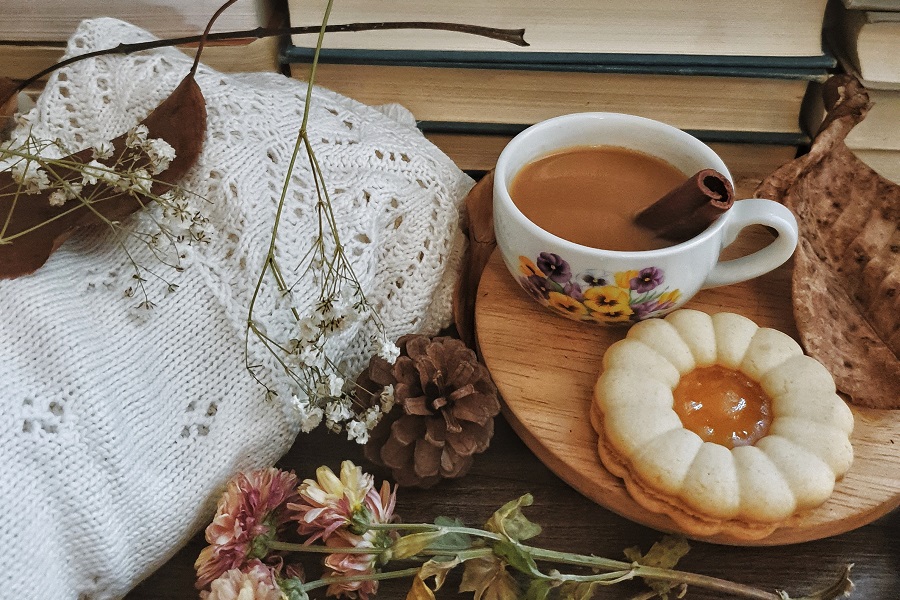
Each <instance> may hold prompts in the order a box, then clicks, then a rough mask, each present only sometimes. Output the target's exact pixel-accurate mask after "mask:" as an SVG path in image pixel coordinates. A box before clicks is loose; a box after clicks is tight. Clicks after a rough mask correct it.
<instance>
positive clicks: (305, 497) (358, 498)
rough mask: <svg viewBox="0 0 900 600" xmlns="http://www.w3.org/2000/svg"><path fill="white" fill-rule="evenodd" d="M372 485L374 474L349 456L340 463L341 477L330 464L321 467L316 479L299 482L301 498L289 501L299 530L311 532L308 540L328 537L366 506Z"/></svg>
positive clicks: (306, 532)
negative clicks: (348, 458) (369, 472)
mask: <svg viewBox="0 0 900 600" xmlns="http://www.w3.org/2000/svg"><path fill="white" fill-rule="evenodd" d="M373 485H374V479H373V478H372V476H371V475H369V474H367V473H364V472H363V470H362V468H361V467H358V466H356V465H354V464H353V463H352V462H351V461H349V460H345V461H344V462H342V463H341V476H340V478H338V477H337V476H336V475H335V474H334V472H333V471H332V470H331V469H329V468H328V467H319V468H318V469H316V479H315V480H312V479H306V480H304V481H303V483H302V484H301V485H300V489H299V490H298V492H299V495H300V500H299V501H298V502H297V503H292V504H288V509H289V510H290V511H292V513H293V514H292V515H291V519H293V520H295V521H297V531H298V532H299V533H300V534H301V535H309V536H310V538H309V539H308V540H307V541H306V543H308V544H309V543H312V542H314V541H316V540H318V539H320V538H322V539H325V540H327V539H328V538H329V537H330V536H331V534H332V533H334V532H335V531H336V530H337V529H338V528H340V527H341V526H343V525H346V524H347V523H349V522H350V521H351V520H352V519H353V516H354V515H355V514H358V513H360V512H361V511H362V510H363V508H364V504H363V503H364V501H365V499H366V497H367V496H368V494H369V492H370V491H371V490H372V488H373Z"/></svg>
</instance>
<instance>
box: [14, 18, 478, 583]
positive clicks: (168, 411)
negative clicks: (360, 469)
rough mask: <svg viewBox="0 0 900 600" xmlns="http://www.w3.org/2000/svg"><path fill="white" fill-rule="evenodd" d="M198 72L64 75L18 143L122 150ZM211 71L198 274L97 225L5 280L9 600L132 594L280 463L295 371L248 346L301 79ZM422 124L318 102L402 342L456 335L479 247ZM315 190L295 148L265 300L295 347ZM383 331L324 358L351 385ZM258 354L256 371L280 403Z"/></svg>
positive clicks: (199, 175)
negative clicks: (461, 274)
mask: <svg viewBox="0 0 900 600" xmlns="http://www.w3.org/2000/svg"><path fill="white" fill-rule="evenodd" d="M146 39H153V36H151V35H150V34H149V33H148V32H146V31H143V30H141V29H138V28H136V27H134V26H132V25H130V24H128V23H125V22H122V21H118V20H114V19H97V20H90V21H85V22H83V23H82V24H81V25H80V27H79V28H78V29H77V30H76V31H75V33H74V34H73V36H72V38H71V39H70V41H69V44H68V49H67V54H68V55H75V54H82V53H85V52H89V51H93V50H98V49H103V48H108V47H113V46H115V45H117V44H119V43H120V42H135V41H141V40H146ZM190 64H191V61H190V59H188V58H187V57H186V56H185V55H184V54H182V53H181V52H180V51H178V50H176V49H172V48H165V49H159V50H153V51H146V52H141V53H137V54H134V55H128V56H124V55H109V56H102V57H99V58H94V59H89V60H85V61H82V62H78V63H75V64H73V65H71V66H69V67H67V68H64V69H62V70H60V71H58V72H56V73H55V74H54V75H53V76H52V77H51V78H50V80H49V82H48V84H47V86H46V89H45V90H44V91H43V92H42V94H41V96H40V98H39V99H38V101H37V105H36V106H35V107H34V108H33V109H32V110H31V112H30V113H29V114H28V115H26V117H27V121H28V123H27V124H25V125H23V126H22V127H20V129H19V130H18V131H17V135H19V136H21V135H24V133H25V131H26V130H28V129H30V130H31V132H32V133H33V134H34V135H35V136H37V137H39V138H45V139H54V138H60V139H61V140H62V141H63V142H64V143H66V144H67V146H68V147H71V148H74V149H80V148H84V147H88V146H91V145H95V144H97V143H99V142H101V141H104V140H110V139H112V138H115V137H116V136H119V135H121V134H122V133H124V132H126V131H127V130H129V129H130V128H132V127H134V126H135V125H136V124H137V123H138V122H139V121H140V120H141V119H143V118H144V117H145V116H146V115H147V114H148V113H149V112H150V111H151V110H152V109H153V108H154V107H155V106H157V105H158V104H159V103H160V102H161V101H162V100H163V99H164V98H165V97H166V96H167V95H168V94H169V93H170V92H171V91H172V90H173V89H174V88H175V87H176V86H177V84H178V83H179V82H180V80H181V79H182V78H183V77H184V76H185V75H186V74H187V72H188V70H189V67H190ZM196 79H197V82H198V84H199V86H200V88H201V90H202V91H203V94H204V96H205V98H206V102H207V111H208V130H207V134H206V139H205V142H204V148H203V152H202V155H201V156H200V159H199V161H198V162H197V164H196V166H195V167H194V168H193V169H192V170H191V171H190V173H188V175H187V176H186V178H185V180H184V181H183V182H182V185H183V186H184V187H185V188H186V189H188V190H189V191H191V192H193V193H195V194H197V195H198V197H199V198H194V199H192V200H190V202H193V205H192V210H197V211H199V212H202V214H203V215H204V216H205V217H206V218H207V219H208V223H206V225H205V231H206V234H207V237H208V240H209V241H208V243H200V244H194V245H185V246H184V247H183V248H182V250H180V253H181V256H180V257H179V258H178V260H179V261H180V262H181V264H182V266H183V267H184V269H183V270H181V271H177V270H174V269H170V268H168V267H165V266H164V265H163V264H162V263H160V261H159V259H158V258H156V257H155V256H154V255H153V253H152V252H151V250H150V249H149V247H148V246H147V244H146V243H144V242H141V241H140V240H136V239H134V238H132V237H129V236H116V235H114V234H112V233H111V231H110V229H109V228H108V227H106V226H98V227H96V228H94V229H91V230H85V231H81V232H79V233H77V234H76V235H75V236H74V237H72V238H71V239H69V240H68V241H67V242H66V243H65V244H64V245H63V246H62V247H61V248H60V249H59V250H58V251H57V252H56V253H55V254H54V255H53V256H52V257H51V258H50V260H49V261H48V262H47V264H46V265H45V266H44V267H42V268H41V269H40V270H39V271H38V272H36V273H35V274H33V275H30V276H26V277H22V278H18V279H14V280H7V281H0V315H3V319H2V321H0V404H2V410H0V484H2V485H0V548H2V549H3V556H5V557H7V559H8V560H7V561H6V563H7V564H6V567H7V568H6V572H7V575H6V579H7V581H6V583H5V584H4V585H3V587H2V592H0V596H3V597H7V598H52V599H54V600H67V599H72V600H76V599H77V600H100V599H107V598H120V597H122V596H123V595H125V594H126V593H127V592H128V590H129V589H131V588H132V587H133V586H134V585H135V584H136V583H137V582H139V581H140V580H141V579H143V578H144V577H146V576H147V575H148V574H150V573H151V572H152V571H153V570H154V569H155V568H157V567H159V566H160V565H162V564H163V563H164V562H165V561H166V560H167V559H169V558H170V557H171V556H172V555H173V554H174V553H175V552H176V551H177V549H178V548H179V547H180V546H182V545H183V544H184V543H185V542H186V541H187V540H188V539H190V537H191V536H192V535H193V534H195V533H196V532H197V531H198V530H200V528H201V527H203V526H204V525H205V524H206V523H207V522H208V520H209V518H210V517H211V514H212V511H213V509H214V507H215V502H216V500H217V497H218V494H219V493H220V492H221V491H222V490H223V489H224V484H225V482H226V481H227V479H228V478H229V477H230V476H232V475H233V474H234V473H235V472H237V471H239V470H246V469H251V468H255V467H258V466H262V465H271V464H272V463H273V462H274V461H276V460H277V459H278V458H279V457H280V456H281V455H282V454H284V452H286V450H287V449H288V448H289V447H290V445H291V444H292V442H293V441H294V438H295V436H296V435H297V432H298V425H297V422H296V421H297V419H296V415H294V413H292V411H291V409H290V405H289V403H287V402H285V401H284V400H285V399H290V397H291V394H292V393H293V391H295V390H294V389H293V388H292V382H291V380H290V379H289V378H288V377H286V376H285V375H284V372H283V371H282V370H281V369H280V368H278V365H277V363H276V362H275V361H274V360H273V358H272V356H271V354H270V353H269V352H268V351H267V350H265V349H264V348H262V346H261V345H260V344H256V343H251V345H250V352H249V355H245V342H244V340H245V330H246V324H247V308H248V306H249V303H250V298H251V295H252V293H253V289H254V287H255V285H256V280H257V277H258V274H259V273H260V270H261V268H262V265H263V262H264V259H265V256H266V253H267V251H268V246H269V237H270V233H271V230H272V224H273V221H274V216H275V209H276V205H277V203H278V199H279V198H280V196H281V194H282V188H283V187H284V185H285V179H286V176H287V170H288V163H289V160H290V157H291V153H292V150H293V147H294V144H295V141H296V137H297V132H298V131H299V128H300V124H301V118H302V114H303V110H304V103H305V96H306V91H307V86H306V84H305V83H304V82H302V81H299V80H293V79H290V78H287V77H284V76H282V75H279V74H274V73H250V74H237V75H223V74H221V73H218V72H215V71H213V70H211V69H209V68H206V67H205V66H202V65H201V67H200V69H199V71H198V73H197V76H196ZM414 125H415V123H414V121H413V119H412V115H410V114H409V113H408V112H407V111H405V110H404V109H402V108H400V107H398V106H392V107H388V108H387V109H383V110H378V109H375V108H372V107H367V106H364V105H362V104H360V103H358V102H355V101H353V100H351V99H348V98H346V97H342V96H340V95H338V94H335V93H333V92H330V91H328V90H324V89H319V88H315V89H314V91H313V93H312V101H311V107H310V118H309V138H310V140H311V142H312V146H313V148H314V150H315V154H316V156H317V157H318V161H319V164H320V165H321V168H322V171H323V174H324V181H325V185H326V188H327V190H328V191H329V193H330V197H331V201H332V203H333V206H334V211H335V215H336V219H337V222H338V225H339V227H338V228H339V233H340V238H341V241H342V242H343V244H344V248H345V252H346V254H347V255H348V256H349V257H350V258H351V260H352V264H353V267H354V270H355V273H356V276H357V277H358V280H359V282H360V284H361V286H362V290H363V291H364V293H365V295H366V297H367V299H368V300H369V302H371V304H372V305H373V306H374V307H375V310H376V311H377V313H378V315H379V317H380V321H381V323H382V325H383V327H384V329H385V331H386V334H387V338H388V339H389V340H395V339H397V338H398V337H399V336H400V335H402V334H405V333H410V332H420V333H427V334H433V333H436V332H437V331H438V330H439V329H440V328H441V327H444V326H446V325H447V324H448V323H449V320H450V306H451V291H452V287H453V284H454V282H455V280H456V276H457V274H458V270H459V268H460V263H461V254H462V251H463V248H464V243H465V240H464V236H463V235H462V233H461V229H460V205H461V201H462V198H463V197H464V195H465V193H466V192H467V191H468V189H469V188H470V187H471V185H472V181H471V180H470V179H469V178H468V177H467V176H466V175H465V174H463V173H462V172H461V171H460V170H459V169H458V168H457V167H456V166H455V165H454V164H453V163H452V161H451V160H450V159H448V158H447V157H446V156H445V155H443V154H442V153H441V152H440V151H439V150H438V149H437V148H436V147H434V146H433V145H432V144H430V143H429V142H428V141H427V140H426V139H425V138H424V137H423V136H422V135H421V133H420V132H418V130H416V129H415V127H414ZM23 198H26V197H24V196H23ZM316 198H317V195H316V186H315V182H314V179H313V177H312V174H311V169H310V167H309V163H308V162H307V160H306V159H305V158H304V157H303V156H302V155H301V160H298V162H297V164H296V167H295V169H294V170H293V173H292V175H291V176H290V178H289V188H288V191H287V195H286V202H285V206H284V211H283V215H282V226H281V228H280V230H279V235H278V242H277V255H278V259H279V261H280V264H281V265H282V268H283V269H284V270H285V278H286V279H288V280H289V283H290V284H291V285H292V289H293V293H292V295H291V297H289V298H286V297H285V296H283V295H282V294H280V293H279V292H278V290H277V289H275V284H274V282H273V281H272V280H271V279H272V278H271V277H268V278H266V280H265V283H264V285H263V287H262V290H261V293H260V295H259V301H258V306H257V313H256V318H257V319H258V320H259V321H260V323H261V326H262V327H263V328H264V330H265V331H266V333H267V335H268V336H269V337H271V338H273V339H277V340H283V341H285V342H287V340H289V339H290V338H291V337H292V336H295V335H296V334H295V333H294V331H295V329H296V327H297V325H296V320H295V319H294V318H293V316H292V315H291V311H290V310H287V308H288V307H287V306H286V305H287V304H291V305H292V306H293V307H294V308H296V309H297V311H298V312H299V314H300V315H301V316H302V315H306V314H309V313H310V311H312V310H314V308H315V307H314V305H315V299H316V291H317V285H318V281H317V279H316V274H315V272H310V271H308V270H306V269H305V268H304V266H305V264H306V262H305V261H306V260H307V259H305V258H304V257H305V256H306V255H307V253H308V251H309V249H310V245H311V243H312V241H313V240H314V239H315V238H316V235H317V231H318V225H317V219H316V216H315V210H314V207H315V201H316ZM160 218H163V216H162V215H161V214H160V211H159V210H158V209H150V210H147V211H144V212H142V213H140V214H138V215H136V216H134V217H132V218H131V219H130V220H129V222H128V226H129V227H133V228H134V229H135V230H147V229H152V225H153V219H160ZM133 262H136V263H137V264H139V265H141V266H143V267H146V268H147V269H149V270H150V271H153V272H154V273H156V274H158V275H159V278H157V277H155V276H149V275H146V274H145V279H146V280H147V281H146V282H145V284H144V285H145V288H146V292H147V295H148V298H149V299H150V300H151V301H152V302H154V303H155V307H154V308H152V309H151V310H145V309H137V308H135V306H136V305H137V304H139V302H140V301H141V299H142V298H141V297H140V296H141V295H140V294H138V293H135V294H133V295H129V294H130V293H133V292H135V289H136V280H135V279H134V278H133V274H134V272H135V271H134V267H133ZM169 283H174V284H176V285H177V290H175V291H174V292H172V291H169V285H168V284H169ZM129 289H130V292H129ZM375 333H376V330H375V326H374V325H373V324H372V323H371V322H355V323H353V324H352V325H351V326H349V327H348V328H347V329H345V330H343V331H340V332H337V333H336V334H335V335H334V336H333V337H332V338H331V341H330V342H329V345H328V347H329V351H330V353H331V356H333V357H335V359H336V360H337V361H338V362H340V363H341V365H342V366H343V367H344V368H345V370H346V372H347V373H348V374H349V376H350V377H355V375H356V374H357V373H358V372H359V371H361V369H362V367H363V366H364V365H365V364H366V363H367V361H368V359H369V357H370V356H371V355H372V354H373V353H374V352H375V351H377V348H378V346H377V345H376V342H375V341H374V340H373V338H374V337H375ZM246 364H252V365H261V368H260V371H259V374H260V377H261V378H263V379H264V380H265V381H266V382H267V384H268V385H269V386H270V387H271V388H272V389H274V390H275V391H276V392H277V393H278V397H277V399H276V400H275V401H272V400H267V399H266V398H265V394H264V391H265V390H264V388H262V387H261V386H260V385H259V384H258V383H257V382H256V381H255V380H254V379H253V377H252V376H251V375H250V374H249V373H248V371H247V368H246V366H245V365H246ZM334 439H335V443H348V442H345V441H344V437H343V436H341V437H340V438H338V437H335V438H334Z"/></svg>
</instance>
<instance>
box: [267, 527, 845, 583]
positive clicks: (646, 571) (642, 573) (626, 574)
mask: <svg viewBox="0 0 900 600" xmlns="http://www.w3.org/2000/svg"><path fill="white" fill-rule="evenodd" d="M368 528H369V529H371V530H379V531H415V532H429V531H434V532H444V533H447V534H462V535H469V536H473V537H477V538H481V539H487V540H492V541H500V540H502V539H503V536H501V535H499V534H496V533H493V532H490V531H485V530H483V529H477V528H474V527H461V526H459V527H457V526H441V525H432V524H430V523H390V524H370V525H369V527H368ZM269 548H270V549H271V550H281V551H288V552H301V553H302V552H307V553H315V554H334V553H339V554H380V555H385V554H389V553H390V551H391V548H390V547H388V548H384V549H377V548H368V547H364V548H359V547H346V548H335V547H328V546H314V545H309V544H294V543H289V542H281V541H271V542H269ZM519 548H520V549H521V550H522V551H523V552H525V553H526V554H528V555H529V556H531V557H532V558H533V559H534V560H536V561H545V562H551V563H554V564H564V565H572V566H577V567H587V568H591V569H598V570H603V571H605V572H604V573H595V574H592V575H571V574H563V573H558V572H557V573H553V574H549V575H544V576H543V577H544V578H546V579H553V580H555V581H560V582H573V583H592V582H596V583H602V584H605V585H613V584H616V583H620V582H622V581H627V580H630V579H634V578H637V577H640V578H644V579H652V580H655V581H667V582H672V583H679V584H685V585H688V586H695V587H699V588H703V589H707V590H710V591H714V592H722V593H726V594H729V595H732V596H738V597H741V598H747V599H749V600H789V597H788V596H786V595H782V594H781V593H779V592H769V591H766V590H761V589H759V588H755V587H752V586H749V585H744V584H741V583H735V582H733V581H728V580H725V579H719V578H717V577H711V576H708V575H699V574H696V573H690V572H687V571H678V570H675V569H662V568H658V567H650V566H646V565H641V564H638V563H632V562H626V561H621V560H613V559H608V558H603V557H599V556H593V555H590V556H589V555H583V554H573V553H570V552H559V551H556V550H547V549H544V548H538V547H536V546H528V545H525V544H521V543H520V544H519ZM493 552H494V551H493V549H492V548H490V547H472V548H470V549H467V550H427V549H426V550H422V551H421V552H419V553H418V554H417V556H454V557H458V558H461V559H463V560H468V559H472V558H477V557H482V556H490V555H491V554H493ZM849 569H850V566H849V565H848V566H847V567H846V568H845V569H844V571H842V573H841V574H840V576H839V578H838V579H836V581H835V583H834V584H832V585H829V586H828V587H827V588H825V589H824V590H821V591H819V592H817V593H815V594H813V595H811V596H804V597H801V598H797V599H796V600H816V599H826V598H836V597H838V596H840V595H841V594H842V590H843V589H844V585H843V584H844V582H845V581H846V580H847V579H848V578H849ZM417 573H418V568H412V569H405V570H398V571H387V572H383V573H377V574H370V575H363V576H353V577H340V578H338V577H333V578H323V579H321V580H318V581H313V582H310V583H308V584H304V589H305V590H307V591H308V590H312V589H315V588H317V587H323V586H325V585H329V584H331V583H343V582H353V581H367V580H376V579H396V578H401V577H408V576H413V575H415V574H417ZM385 575H386V576H385ZM654 596H655V594H654V595H651V596H647V597H648V598H649V597H654Z"/></svg>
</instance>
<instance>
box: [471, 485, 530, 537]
mask: <svg viewBox="0 0 900 600" xmlns="http://www.w3.org/2000/svg"><path fill="white" fill-rule="evenodd" d="M533 503H534V498H533V497H532V495H531V494H525V495H523V496H522V497H520V498H518V499H516V500H512V501H510V502H507V503H506V504H504V505H503V506H502V507H500V509H499V510H497V512H495V513H494V514H493V516H491V518H490V519H489V520H488V522H487V523H485V525H484V528H485V529H487V530H488V531H492V532H494V533H499V534H501V535H504V536H506V537H508V538H509V539H511V540H513V541H517V542H518V541H521V540H527V539H530V538H533V537H534V536H536V535H538V534H539V533H540V532H541V526H540V525H538V524H537V523H532V522H531V521H529V520H528V518H527V517H526V516H525V515H523V514H522V507H523V506H531V505H532V504H533Z"/></svg>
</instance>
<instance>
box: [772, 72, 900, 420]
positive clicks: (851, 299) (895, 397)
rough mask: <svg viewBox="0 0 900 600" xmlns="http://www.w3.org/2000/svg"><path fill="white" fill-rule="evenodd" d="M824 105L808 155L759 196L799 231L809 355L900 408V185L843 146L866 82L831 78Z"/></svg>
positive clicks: (797, 298)
mask: <svg viewBox="0 0 900 600" xmlns="http://www.w3.org/2000/svg"><path fill="white" fill-rule="evenodd" d="M824 100H825V106H826V107H827V110H828V114H827V116H826V118H825V121H824V123H823V125H822V127H821V128H820V130H819V133H818V134H817V135H816V138H815V141H814V142H813V145H812V148H811V150H810V152H809V153H808V154H807V155H805V156H802V157H800V158H798V159H797V160H795V161H793V162H790V163H788V164H786V165H784V166H783V167H781V168H780V169H778V170H777V171H775V173H773V174H772V175H771V176H770V177H769V178H767V179H766V180H765V181H764V182H763V183H762V184H761V185H760V187H759V188H758V189H757V191H756V195H757V196H760V197H765V198H771V199H774V200H778V201H781V202H783V203H784V204H785V205H786V206H787V207H788V208H790V209H791V210H792V211H793V212H794V214H795V215H796V217H797V221H798V223H799V226H800V244H799V246H798V249H797V253H796V256H795V265H794V273H793V289H792V300H793V307H794V317H795V319H796V321H797V329H798V330H799V332H800V338H801V340H802V342H803V345H804V347H805V348H806V351H807V352H808V353H809V354H810V355H812V356H813V357H815V358H816V359H818V360H819V361H821V362H822V363H823V364H824V365H825V366H826V367H827V368H828V369H829V371H831V373H832V375H834V378H835V381H836V382H837V385H838V389H839V390H840V391H842V392H844V393H846V394H847V395H849V396H850V397H851V399H852V400H853V402H855V403H858V404H861V405H864V406H871V407H877V408H900V391H898V387H897V382H898V381H900V359H898V356H900V186H898V185H897V184H895V183H893V182H891V181H888V180H887V179H884V178H883V177H881V176H880V175H878V174H877V173H876V172H875V171H873V170H872V169H871V168H869V167H868V166H867V165H866V164H865V163H863V162H862V161H861V160H859V159H858V158H856V156H854V154H853V152H852V151H851V150H850V149H849V148H848V147H847V146H846V145H845V144H844V138H845V137H846V136H847V133H848V132H849V131H850V130H851V129H852V128H853V126H854V125H856V124H857V123H859V122H860V121H861V120H862V119H863V118H864V117H865V114H866V112H867V111H868V108H869V100H868V94H867V93H866V91H865V89H864V88H863V87H862V85H861V84H860V83H859V81H857V80H856V79H855V78H853V77H851V76H849V75H839V76H835V77H832V78H831V79H830V80H829V81H828V82H827V83H826V85H825V86H824Z"/></svg>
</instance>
